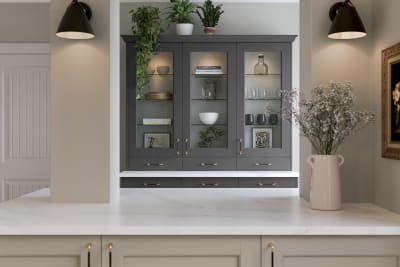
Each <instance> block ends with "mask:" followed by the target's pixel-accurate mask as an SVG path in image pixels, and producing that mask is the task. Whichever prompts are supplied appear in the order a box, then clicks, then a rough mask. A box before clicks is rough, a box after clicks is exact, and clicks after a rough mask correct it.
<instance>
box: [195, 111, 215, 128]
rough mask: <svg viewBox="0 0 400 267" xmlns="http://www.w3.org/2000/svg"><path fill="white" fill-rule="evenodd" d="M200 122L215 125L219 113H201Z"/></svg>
mask: <svg viewBox="0 0 400 267" xmlns="http://www.w3.org/2000/svg"><path fill="white" fill-rule="evenodd" d="M199 117H200V121H201V122H202V123H204V124H205V125H213V124H215V123H216V122H217V120H218V117H219V113H217V112H203V113H199Z"/></svg>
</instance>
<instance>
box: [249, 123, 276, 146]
mask: <svg viewBox="0 0 400 267" xmlns="http://www.w3.org/2000/svg"><path fill="white" fill-rule="evenodd" d="M253 148H272V129H271V128H253Z"/></svg>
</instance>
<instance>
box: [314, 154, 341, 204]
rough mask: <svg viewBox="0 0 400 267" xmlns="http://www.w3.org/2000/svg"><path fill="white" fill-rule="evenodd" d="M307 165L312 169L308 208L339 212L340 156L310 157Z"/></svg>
mask: <svg viewBox="0 0 400 267" xmlns="http://www.w3.org/2000/svg"><path fill="white" fill-rule="evenodd" d="M307 161H308V164H310V166H311V168H312V174H311V189H310V207H311V208H312V209H315V210H339V209H340V208H341V206H342V194H341V187H340V184H341V183H340V171H339V169H340V166H342V164H343V163H344V158H343V156H341V155H311V156H309V157H308V160H307Z"/></svg>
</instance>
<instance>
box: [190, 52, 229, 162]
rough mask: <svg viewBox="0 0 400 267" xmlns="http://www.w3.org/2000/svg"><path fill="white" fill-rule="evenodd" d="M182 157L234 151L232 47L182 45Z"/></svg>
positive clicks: (207, 155) (212, 155)
mask: <svg viewBox="0 0 400 267" xmlns="http://www.w3.org/2000/svg"><path fill="white" fill-rule="evenodd" d="M183 55H184V58H183V61H184V64H183V66H184V71H185V72H186V73H185V75H184V77H185V78H184V82H183V97H184V101H183V107H184V110H183V124H184V140H183V142H184V144H183V146H184V147H183V150H184V156H187V157H191V156H206V157H218V156H230V155H231V156H233V155H234V154H235V129H236V121H235V118H236V112H235V97H236V96H235V95H236V87H235V82H234V81H235V77H234V73H235V72H234V71H235V62H234V60H235V46H234V45H221V44H204V45H185V46H184V53H183Z"/></svg>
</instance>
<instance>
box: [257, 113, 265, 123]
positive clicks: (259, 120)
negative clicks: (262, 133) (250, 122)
mask: <svg viewBox="0 0 400 267" xmlns="http://www.w3.org/2000/svg"><path fill="white" fill-rule="evenodd" d="M257 124H259V125H265V124H267V116H265V114H258V115H257Z"/></svg>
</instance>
